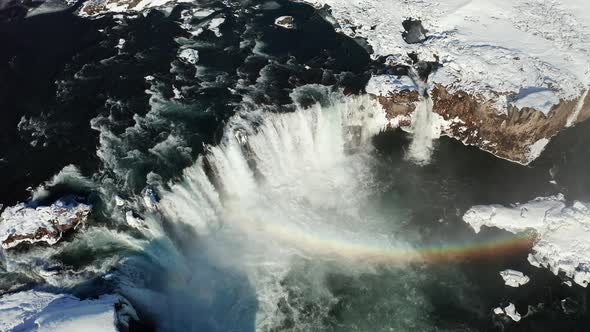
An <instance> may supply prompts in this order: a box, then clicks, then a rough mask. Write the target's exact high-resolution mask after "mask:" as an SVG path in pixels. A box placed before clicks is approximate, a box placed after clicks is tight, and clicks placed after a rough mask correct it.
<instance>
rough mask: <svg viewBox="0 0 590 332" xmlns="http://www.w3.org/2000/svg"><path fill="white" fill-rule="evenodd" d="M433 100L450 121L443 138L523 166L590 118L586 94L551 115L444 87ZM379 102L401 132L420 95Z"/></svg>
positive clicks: (397, 94) (392, 95) (436, 88)
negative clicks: (501, 107) (563, 132)
mask: <svg viewBox="0 0 590 332" xmlns="http://www.w3.org/2000/svg"><path fill="white" fill-rule="evenodd" d="M431 97H432V100H433V112H435V113H437V114H439V115H441V116H442V117H443V118H444V119H445V120H447V121H451V122H450V123H449V126H448V128H446V130H445V131H444V132H443V134H444V135H447V136H449V137H452V138H455V139H457V140H459V141H461V142H463V143H464V144H466V145H473V146H476V147H478V148H480V149H482V150H484V151H487V152H490V153H492V154H494V155H496V156H497V157H500V158H503V159H507V160H510V161H514V162H517V163H520V164H524V165H527V164H529V163H531V162H532V161H533V160H535V159H536V158H537V157H538V156H539V155H540V153H541V152H542V151H543V149H544V147H545V145H546V144H547V143H548V142H549V140H550V139H551V138H552V137H554V136H555V135H557V134H558V133H559V132H560V131H561V130H562V129H564V128H565V127H568V126H570V125H573V124H575V123H579V122H582V121H585V120H587V119H588V118H590V98H589V97H590V96H589V95H588V94H584V95H582V97H580V98H578V99H575V100H570V101H565V100H561V101H560V103H559V104H558V105H556V106H555V107H553V108H552V109H551V111H550V112H549V113H548V114H547V115H545V114H544V113H543V112H541V111H538V110H536V109H533V108H528V107H524V108H521V109H519V108H518V107H516V106H514V105H510V106H509V107H508V111H507V112H505V113H502V112H500V111H498V110H497V108H496V104H495V103H494V101H493V100H486V99H485V98H482V97H481V96H477V95H472V94H469V93H466V92H463V91H458V92H449V90H448V89H447V88H446V87H444V86H442V85H440V84H436V85H434V87H433V89H432V91H431ZM498 97H499V98H501V97H502V96H498ZM375 98H376V99H377V100H378V101H379V102H380V103H381V105H383V107H384V108H385V109H386V111H387V114H388V117H389V118H390V119H396V118H397V119H404V121H402V122H401V123H400V126H401V127H405V126H408V125H409V123H408V121H409V120H408V118H409V115H410V114H411V113H412V112H413V111H414V109H415V106H414V104H415V102H416V101H417V99H418V93H417V92H416V91H410V90H408V91H393V92H391V93H388V94H382V95H376V96H375ZM499 98H498V99H499ZM574 115H575V116H574ZM393 122H394V123H395V121H393Z"/></svg>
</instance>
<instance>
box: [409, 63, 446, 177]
mask: <svg viewBox="0 0 590 332" xmlns="http://www.w3.org/2000/svg"><path fill="white" fill-rule="evenodd" d="M410 74H411V75H410V77H411V78H412V80H413V81H414V83H415V84H416V86H417V87H418V93H419V95H420V101H419V102H418V104H417V105H416V110H415V111H414V113H413V114H412V127H411V131H412V142H411V143H410V146H409V149H408V151H407V152H406V158H407V159H408V160H410V161H412V162H414V163H416V164H417V165H420V166H424V165H427V164H429V163H430V157H431V155H432V151H433V150H434V142H435V139H437V138H438V137H439V136H440V129H439V128H438V127H437V125H436V123H435V121H434V113H433V112H432V106H433V105H432V98H430V94H429V93H428V85H427V83H426V82H425V81H422V80H421V79H420V78H419V76H418V74H417V73H416V72H415V70H412V71H410Z"/></svg>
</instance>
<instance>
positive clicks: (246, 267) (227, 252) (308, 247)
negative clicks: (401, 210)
mask: <svg viewBox="0 0 590 332" xmlns="http://www.w3.org/2000/svg"><path fill="white" fill-rule="evenodd" d="M323 103H324V105H323V106H321V105H319V104H316V105H314V106H312V107H310V108H309V109H301V108H299V109H298V110H297V111H296V112H293V113H286V114H276V113H268V112H258V111H254V112H245V113H242V114H239V115H237V116H235V117H234V118H232V119H231V120H230V122H229V124H228V127H227V129H226V132H225V135H224V137H223V140H222V142H221V144H220V145H219V146H210V147H208V152H207V154H206V156H205V157H201V158H199V160H198V161H197V163H196V164H195V165H194V166H192V167H190V168H188V169H187V170H186V171H185V172H184V175H183V180H182V181H181V182H180V183H176V184H171V188H170V190H169V192H166V193H164V194H163V195H162V198H161V200H160V202H158V208H159V210H160V211H162V213H163V214H164V215H166V216H168V217H169V218H171V219H173V220H176V221H177V222H179V223H180V224H181V225H190V227H191V229H194V230H195V231H196V232H197V234H199V236H198V237H199V239H201V241H204V242H205V243H207V245H206V246H205V247H206V248H207V249H206V252H207V253H208V254H210V255H211V256H212V257H216V259H213V261H216V262H217V261H219V262H220V264H223V265H224V266H225V265H227V266H230V267H231V268H232V269H240V271H243V273H245V274H246V275H247V276H248V280H250V281H251V283H252V287H253V288H254V289H255V291H256V299H257V301H258V312H257V316H256V321H257V323H256V326H257V328H259V329H261V330H266V329H269V328H271V327H273V326H276V325H277V324H280V321H281V319H282V318H281V317H282V314H281V313H279V312H277V310H276V306H277V303H278V302H279V301H280V298H281V297H283V296H286V295H285V291H286V290H285V287H286V286H284V285H282V283H281V280H283V279H284V278H285V277H286V276H287V275H288V273H290V271H291V269H292V268H293V266H292V264H293V262H296V261H297V259H298V258H300V257H314V258H317V259H318V260H323V259H325V260H326V261H327V262H331V263H332V264H334V263H335V262H340V263H341V264H345V266H347V268H346V269H343V270H345V271H357V270H359V269H360V270H364V269H368V270H371V269H369V268H368V266H367V265H370V264H372V263H371V262H367V261H366V260H363V259H359V260H356V258H355V257H356V256H354V255H350V254H347V252H346V250H344V251H343V250H340V249H339V247H338V243H345V244H346V245H348V246H353V247H355V246H356V247H358V246H369V247H372V246H377V247H383V248H392V247H393V246H395V247H396V248H399V246H400V245H403V243H400V241H397V240H395V239H392V238H391V235H388V234H391V233H392V229H393V228H395V227H397V226H396V223H395V222H392V220H391V219H390V218H391V217H390V216H388V217H387V218H383V217H380V216H379V215H378V212H376V211H372V210H371V208H369V205H370V202H371V200H370V197H371V195H372V194H373V193H374V192H375V190H376V186H378V185H379V184H378V183H375V182H374V180H373V176H372V174H371V171H370V170H371V168H372V167H373V163H374V159H373V157H372V152H373V146H372V141H371V140H372V138H373V137H374V135H376V134H377V133H379V132H380V131H381V130H383V129H384V128H385V126H386V125H387V122H388V121H387V119H386V117H385V112H384V110H383V109H382V108H381V106H380V105H379V104H378V103H377V102H376V101H374V100H372V99H371V98H369V97H368V96H362V97H351V98H345V99H338V98H337V99H336V100H330V101H325V102H324V101H323ZM253 124H257V125H253ZM346 245H345V246H346ZM200 250H202V249H200ZM409 250H410V249H409ZM347 255H348V256H347ZM335 258H338V259H335ZM314 261H315V260H314ZM352 262H354V263H353V264H351V263H352ZM345 271H340V273H353V272H345ZM313 273H314V274H315V273H318V274H321V273H323V272H322V271H320V270H318V271H316V272H313ZM316 278H318V279H321V278H320V277H319V276H316ZM317 287H318V288H319V289H317V290H315V291H317V292H320V293H322V294H323V293H327V292H326V290H324V289H323V288H322V287H323V286H322V285H321V284H318V285H317ZM328 295H329V294H326V296H328ZM294 310H299V308H295V309H294ZM302 318H303V317H302Z"/></svg>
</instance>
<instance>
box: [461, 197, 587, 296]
mask: <svg viewBox="0 0 590 332" xmlns="http://www.w3.org/2000/svg"><path fill="white" fill-rule="evenodd" d="M463 220H464V221H465V222H467V223H468V224H469V225H471V227H472V228H473V229H474V230H475V232H479V231H480V230H481V227H482V226H487V227H497V228H501V229H504V230H506V231H509V232H512V233H520V232H525V231H532V232H534V233H535V237H536V240H535V242H534V246H533V249H532V253H531V254H530V255H529V257H528V260H529V262H530V263H531V264H532V265H534V266H537V267H545V268H548V269H550V270H551V271H552V272H553V273H554V274H556V275H557V274H558V273H560V272H561V273H563V274H564V275H565V276H567V277H569V278H572V279H573V281H574V282H575V283H577V284H578V285H580V286H583V287H586V286H587V285H588V283H589V282H590V204H588V203H583V202H579V201H576V202H574V203H573V204H572V205H571V206H568V205H566V201H565V197H564V196H563V195H561V194H559V195H556V196H550V197H540V198H536V199H534V200H532V201H530V202H528V203H524V204H518V203H517V204H514V205H513V206H510V207H506V206H502V205H480V206H474V207H472V208H471V209H470V210H469V211H467V212H466V213H465V215H464V216H463Z"/></svg>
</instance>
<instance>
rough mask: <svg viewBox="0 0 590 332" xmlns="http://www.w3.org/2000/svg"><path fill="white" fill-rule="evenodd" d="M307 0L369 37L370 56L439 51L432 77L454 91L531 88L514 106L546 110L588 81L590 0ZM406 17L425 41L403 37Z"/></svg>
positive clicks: (354, 33)
mask: <svg viewBox="0 0 590 332" xmlns="http://www.w3.org/2000/svg"><path fill="white" fill-rule="evenodd" d="M307 2H309V3H312V4H314V5H315V6H316V7H318V8H319V7H321V6H322V5H329V6H330V7H331V13H332V15H333V16H334V18H335V19H336V21H337V22H338V23H339V29H340V31H342V32H343V33H345V34H347V35H349V36H351V37H363V38H366V39H367V41H368V43H369V44H370V45H371V46H372V48H373V49H374V51H375V53H374V54H373V56H374V57H375V58H376V57H379V56H387V55H392V57H393V58H396V59H395V60H396V61H397V62H398V63H404V62H406V64H407V63H409V59H408V58H407V56H406V54H408V53H410V52H415V53H416V54H418V56H419V58H420V59H423V60H429V59H432V58H433V54H436V55H437V56H438V57H439V59H440V62H441V63H442V65H443V67H442V68H441V69H439V71H438V72H437V73H436V74H435V75H433V76H432V82H433V83H434V84H441V85H443V86H445V87H446V88H447V89H449V90H450V91H451V92H453V91H465V92H468V93H470V94H473V95H478V96H480V97H482V98H483V99H487V100H492V101H495V100H498V99H500V98H502V96H504V95H508V96H512V97H514V98H518V96H519V93H522V91H523V89H525V90H524V91H526V89H533V90H530V91H538V92H537V93H535V94H531V95H527V96H522V95H521V96H520V97H521V98H520V99H517V104H518V105H520V106H519V107H524V106H527V107H534V108H538V109H539V110H540V111H543V112H547V111H548V109H550V107H551V106H552V105H554V104H555V102H556V101H558V100H572V99H575V98H576V97H579V96H580V95H581V94H582V93H583V91H584V90H586V89H587V87H588V85H589V84H590V62H589V61H588V59H589V58H590V14H588V13H590V2H588V1H578V0H564V1H551V0H548V1H539V0H537V1H528V0H491V1H490V0H471V1H465V0H448V1H444V2H424V1H403V0H308V1H307ZM407 18H414V19H419V20H421V22H422V24H423V26H424V28H425V29H426V30H427V33H426V40H425V41H423V42H421V43H413V44H408V43H406V41H404V39H403V38H402V32H403V31H404V28H403V26H402V22H403V21H405V20H406V19H407ZM374 79H375V78H374ZM393 89H395V87H393ZM498 105H502V104H501V103H498ZM503 107H505V105H504V106H503ZM498 111H500V112H503V111H504V110H503V109H499V110H498Z"/></svg>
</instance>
